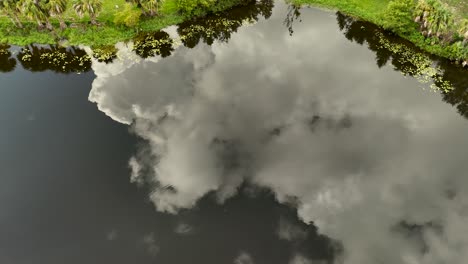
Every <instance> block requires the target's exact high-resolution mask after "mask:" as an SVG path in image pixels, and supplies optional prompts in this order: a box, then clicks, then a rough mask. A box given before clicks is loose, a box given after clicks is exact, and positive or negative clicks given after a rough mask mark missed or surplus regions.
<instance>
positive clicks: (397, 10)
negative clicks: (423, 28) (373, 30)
mask: <svg viewBox="0 0 468 264" xmlns="http://www.w3.org/2000/svg"><path fill="white" fill-rule="evenodd" d="M414 7H415V4H414V2H413V0H392V1H391V2H390V3H389V4H388V6H387V9H386V10H385V13H384V21H383V25H384V28H386V29H390V30H393V31H395V32H396V33H399V34H406V33H409V32H411V31H412V29H413V28H415V26H416V23H414V22H413V19H412V16H413V9H414Z"/></svg>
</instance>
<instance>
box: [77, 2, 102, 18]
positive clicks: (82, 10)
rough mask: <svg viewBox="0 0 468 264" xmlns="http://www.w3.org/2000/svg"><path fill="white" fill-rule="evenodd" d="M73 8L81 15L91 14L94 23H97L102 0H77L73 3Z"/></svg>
mask: <svg viewBox="0 0 468 264" xmlns="http://www.w3.org/2000/svg"><path fill="white" fill-rule="evenodd" d="M73 9H75V12H76V13H77V14H78V15H79V16H80V17H83V16H84V14H86V13H87V14H89V17H90V19H91V23H92V24H97V20H96V19H97V16H98V14H99V12H101V9H102V1H101V0H75V1H74V3H73Z"/></svg>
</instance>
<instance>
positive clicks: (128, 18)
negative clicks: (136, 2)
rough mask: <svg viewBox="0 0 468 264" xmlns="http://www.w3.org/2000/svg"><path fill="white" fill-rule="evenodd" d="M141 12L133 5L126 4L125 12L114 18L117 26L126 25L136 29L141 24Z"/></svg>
mask: <svg viewBox="0 0 468 264" xmlns="http://www.w3.org/2000/svg"><path fill="white" fill-rule="evenodd" d="M140 16H141V10H140V9H139V8H135V7H133V6H132V5H131V4H129V3H127V4H125V7H124V10H123V11H120V12H119V13H118V14H117V15H116V16H115V18H114V23H115V24H116V25H126V26H127V27H134V26H136V25H137V24H138V23H139V22H140Z"/></svg>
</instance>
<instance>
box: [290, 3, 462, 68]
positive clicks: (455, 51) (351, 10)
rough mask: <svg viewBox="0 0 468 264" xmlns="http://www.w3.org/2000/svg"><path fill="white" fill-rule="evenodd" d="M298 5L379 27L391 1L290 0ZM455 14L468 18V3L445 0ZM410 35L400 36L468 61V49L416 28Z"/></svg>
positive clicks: (456, 58)
mask: <svg viewBox="0 0 468 264" xmlns="http://www.w3.org/2000/svg"><path fill="white" fill-rule="evenodd" d="M289 1H290V2H291V3H293V4H297V5H313V6H320V7H326V8H330V9H337V10H339V11H341V12H343V13H345V14H347V15H351V16H353V17H356V18H359V19H362V20H365V21H369V22H372V23H374V24H376V25H378V26H384V25H383V22H384V12H385V10H386V8H387V5H388V4H389V3H390V0H289ZM443 1H444V2H445V3H447V4H448V5H449V7H450V9H451V10H452V11H453V12H454V14H455V17H456V19H461V18H463V17H467V16H468V1H466V0H443ZM408 31H409V34H408V33H407V34H399V35H400V37H402V38H405V39H407V40H409V41H411V42H412V43H414V44H415V45H416V46H417V47H419V48H421V49H423V50H425V51H427V52H429V53H431V54H434V55H438V56H441V57H444V58H448V59H452V60H467V59H468V56H467V55H466V54H468V47H465V48H464V49H461V50H460V48H458V47H456V46H455V45H444V44H442V43H440V42H439V43H438V42H437V41H434V40H433V39H430V38H428V39H425V38H424V37H423V36H422V35H421V33H420V32H419V31H418V30H417V29H416V27H414V28H410V29H408Z"/></svg>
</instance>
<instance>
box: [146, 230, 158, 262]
mask: <svg viewBox="0 0 468 264" xmlns="http://www.w3.org/2000/svg"><path fill="white" fill-rule="evenodd" d="M143 245H144V246H145V248H146V251H147V252H148V254H149V255H151V256H156V255H157V254H158V253H159V250H160V248H159V245H158V244H157V243H156V236H155V235H154V233H149V234H147V235H145V236H144V237H143Z"/></svg>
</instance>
